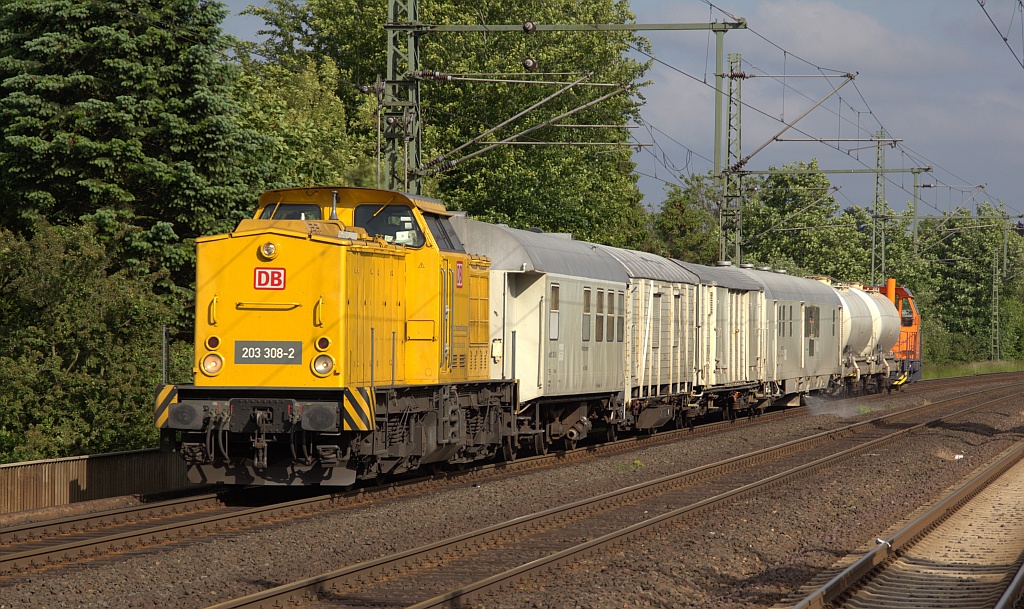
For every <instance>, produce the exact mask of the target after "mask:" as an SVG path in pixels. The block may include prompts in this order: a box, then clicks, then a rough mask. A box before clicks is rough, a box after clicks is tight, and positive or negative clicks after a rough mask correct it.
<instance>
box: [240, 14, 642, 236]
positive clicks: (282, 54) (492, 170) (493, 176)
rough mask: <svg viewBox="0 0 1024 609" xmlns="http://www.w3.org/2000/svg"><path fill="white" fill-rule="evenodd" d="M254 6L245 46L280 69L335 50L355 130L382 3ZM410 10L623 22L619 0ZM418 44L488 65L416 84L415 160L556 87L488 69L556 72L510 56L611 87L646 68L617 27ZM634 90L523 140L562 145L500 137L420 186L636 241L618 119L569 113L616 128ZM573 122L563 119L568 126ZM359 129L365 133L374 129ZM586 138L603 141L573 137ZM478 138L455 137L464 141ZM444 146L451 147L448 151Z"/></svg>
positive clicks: (593, 91) (628, 113) (561, 108)
mask: <svg viewBox="0 0 1024 609" xmlns="http://www.w3.org/2000/svg"><path fill="white" fill-rule="evenodd" d="M253 13H255V14H257V15H260V16H262V17H263V19H264V20H265V22H266V24H267V26H268V30H267V31H268V33H269V38H268V40H267V42H266V43H265V44H262V45H260V46H258V47H257V48H256V49H255V50H256V51H257V52H258V53H259V54H260V55H261V56H263V57H268V58H270V59H271V60H272V61H275V62H278V63H280V64H281V65H284V66H286V67H288V68H289V69H292V70H295V69H296V66H297V65H301V62H302V61H304V60H305V58H307V57H308V56H310V55H312V56H314V57H316V58H317V59H318V61H319V60H320V59H321V58H325V57H326V58H330V59H332V60H334V62H335V63H336V64H337V65H338V66H339V85H338V97H339V98H341V99H342V100H344V101H345V103H346V110H347V111H348V114H349V126H350V129H351V130H350V134H353V135H355V134H358V133H360V130H364V129H366V127H367V125H366V124H365V123H362V122H361V123H360V124H356V122H355V121H354V120H353V119H354V117H356V116H359V115H360V112H359V111H358V110H357V108H359V107H362V106H365V105H366V104H370V105H372V107H373V108H374V110H375V109H376V103H377V100H376V98H375V97H374V96H372V95H365V94H361V93H359V92H358V86H360V85H368V84H372V83H374V82H375V80H376V79H377V78H378V76H383V75H384V73H385V67H386V57H385V48H384V42H385V40H384V36H383V35H382V32H383V23H384V21H385V19H386V16H387V7H386V5H383V4H381V5H372V6H371V5H368V4H367V3H360V2H356V1H355V0H307V1H306V2H305V3H300V2H299V1H298V0H274V1H273V3H272V5H271V7H269V8H261V9H254V10H253ZM420 15H421V21H423V22H424V23H434V24H467V23H468V24H475V25H478V24H499V23H502V24H503V23H521V22H522V21H524V20H525V19H532V20H534V21H535V22H538V23H624V22H626V21H628V20H630V19H632V18H633V15H632V13H631V12H630V11H629V9H628V5H627V4H626V3H625V2H614V1H613V0H584V1H582V2H578V1H569V0H560V1H558V2H550V1H541V0H528V1H527V2H512V1H511V0H500V1H498V2H491V3H487V4H486V5H480V4H479V3H465V2H438V1H436V0H430V1H425V2H422V3H420ZM421 43H422V64H423V67H424V69H426V70H438V71H443V72H446V73H454V74H485V75H486V74H498V75H499V77H498V78H496V79H490V80H488V81H487V82H458V83H453V82H450V81H436V82H434V81H428V82H424V83H423V86H422V87H423V93H422V99H423V100H424V102H423V115H424V123H425V124H426V129H425V133H424V159H425V160H428V161H429V160H430V159H436V158H438V157H439V156H441V155H444V154H445V153H449V152H452V151H453V150H455V149H456V148H458V147H459V146H461V145H463V144H465V143H466V142H469V141H471V140H473V139H474V138H477V137H479V136H481V135H482V134H484V132H485V131H487V130H488V129H489V128H491V127H493V126H495V125H498V124H499V123H501V122H503V121H505V120H506V119H508V118H510V117H511V116H513V115H514V114H516V113H517V112H519V111H521V110H524V109H526V108H527V107H529V106H530V105H531V104H533V103H535V102H538V101H540V100H541V99H543V98H545V97H547V96H549V95H551V94H552V93H553V92H554V91H555V90H556V88H557V86H556V85H550V84H548V85H523V84H512V83H507V82H495V80H500V75H510V76H512V77H514V79H517V80H526V79H533V80H549V81H550V80H553V79H554V78H555V77H553V76H534V77H530V76H529V75H528V74H527V73H526V72H525V70H524V68H523V66H522V63H521V62H522V60H523V59H524V58H526V57H532V58H534V59H535V60H536V61H537V62H538V63H539V66H540V70H539V71H541V72H559V73H563V76H562V78H563V79H564V80H567V81H572V80H577V79H583V80H584V81H585V82H587V83H610V84H614V85H616V86H623V87H628V86H632V85H633V84H635V83H639V82H640V81H641V79H642V77H643V74H644V71H645V69H646V65H645V64H640V63H637V62H636V61H634V60H632V59H630V58H629V57H628V55H627V52H628V51H629V49H630V48H631V47H638V48H647V43H646V41H645V40H644V39H643V38H640V37H637V36H636V35H635V34H632V33H628V32H601V33H596V34H595V33H581V32H544V33H542V34H533V35H526V34H523V33H521V32H517V33H504V34H494V33H491V34H480V33H461V34H455V33H446V34H432V35H430V36H422V37H421ZM565 73H568V74H570V76H564V74H565ZM584 75H589V76H587V77H584ZM608 91H609V89H608V88H607V87H592V86H588V85H585V84H581V85H578V86H576V87H574V88H572V89H571V90H570V91H569V92H567V93H565V94H563V95H561V96H559V97H557V98H556V99H554V100H552V101H550V102H548V103H545V104H543V105H542V106H540V107H539V108H538V109H537V110H535V111H533V112H531V113H529V114H528V115H526V116H524V117H523V118H522V119H521V120H519V121H518V122H516V123H515V126H514V127H512V126H510V127H508V128H506V129H504V130H502V131H499V132H497V133H495V134H494V136H495V137H507V136H508V135H510V134H512V133H514V132H516V131H518V130H523V129H527V128H531V127H535V126H540V125H541V124H542V123H544V122H545V121H547V120H550V119H552V118H554V117H555V116H558V115H559V114H562V113H565V112H568V111H570V110H572V109H575V108H579V107H580V106H583V105H584V104H586V103H587V102H590V101H593V100H594V99H596V98H597V97H600V96H602V95H604V94H606V93H607V92H608ZM641 101H642V100H641V99H640V98H639V97H637V96H635V95H632V94H631V93H623V94H621V95H619V96H617V97H613V98H612V99H610V100H607V101H605V102H602V103H599V104H596V105H594V106H592V107H589V108H587V109H586V110H584V111H580V112H579V113H577V114H573V115H572V116H570V117H566V118H565V119H564V120H562V121H559V123H560V124H563V125H569V127H565V126H560V127H556V126H546V127H542V128H538V129H537V130H536V131H534V132H531V133H530V137H529V141H528V142H527V143H529V144H536V143H540V142H555V143H559V144H561V145H558V146H540V145H526V146H503V147H499V148H497V149H495V150H492V151H490V152H487V153H486V154H483V155H481V156H477V157H474V158H471V159H468V160H465V162H460V163H458V164H457V165H456V166H455V167H454V168H453V169H449V170H447V171H444V172H442V173H440V174H438V175H436V176H435V177H433V178H432V179H431V180H428V181H427V182H426V184H425V189H424V190H425V192H426V193H427V194H429V195H431V196H436V197H438V198H441V199H443V200H444V201H445V203H446V204H448V205H449V206H451V207H452V208H454V209H462V210H466V211H468V212H470V213H471V214H473V215H475V216H478V217H481V218H484V219H488V220H493V221H502V222H507V223H509V224H512V225H514V226H517V227H526V228H529V227H534V226H536V227H539V228H543V229H545V230H551V231H568V232H572V233H573V234H574V235H575V236H576V237H578V238H581V239H588V240H595V241H601V242H605V243H611V244H614V245H633V244H637V243H640V242H642V241H644V240H645V239H646V237H647V234H648V233H647V231H648V222H647V218H646V213H645V211H644V209H643V207H642V206H641V205H640V198H641V196H640V193H639V191H638V189H637V187H636V177H635V176H634V175H633V174H632V170H633V167H634V165H633V163H632V162H631V160H630V156H629V154H628V150H627V149H626V147H625V144H626V143H627V136H626V135H625V130H624V129H588V128H580V127H579V126H580V125H611V126H618V127H622V126H624V125H625V124H626V122H627V121H628V120H629V119H630V118H631V117H633V116H634V115H635V113H636V110H637V108H638V105H639V103H640V102H641ZM364 115H365V111H364ZM573 125H575V126H576V128H571V127H572V126H573ZM373 127H376V125H375V124H374V125H373ZM374 131H375V130H374ZM363 135H365V136H370V135H371V134H367V133H365V132H363ZM372 136H373V137H374V138H375V136H376V133H375V132H374V133H373V134H372ZM598 142H613V143H615V144H616V145H615V146H612V147H602V146H574V145H572V144H574V143H589V144H596V143H598ZM477 148H479V147H478V146H476V147H470V148H467V149H466V150H464V151H463V153H465V152H469V151H472V150H476V149H477ZM450 158H452V159H459V158H460V154H454V155H453V156H452V157H450Z"/></svg>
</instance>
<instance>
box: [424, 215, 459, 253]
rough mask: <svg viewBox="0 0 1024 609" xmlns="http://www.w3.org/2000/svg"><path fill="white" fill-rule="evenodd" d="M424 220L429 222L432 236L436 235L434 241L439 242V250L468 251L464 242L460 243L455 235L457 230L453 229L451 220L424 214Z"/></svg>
mask: <svg viewBox="0 0 1024 609" xmlns="http://www.w3.org/2000/svg"><path fill="white" fill-rule="evenodd" d="M423 218H424V219H425V220H426V221H427V228H428V229H430V234H432V235H434V241H436V242H437V247H438V249H440V250H442V251H445V252H465V251H466V248H465V247H463V245H462V242H461V241H459V236H458V235H457V234H455V229H454V228H452V223H451V220H449V219H448V217H447V216H439V215H437V214H424V215H423Z"/></svg>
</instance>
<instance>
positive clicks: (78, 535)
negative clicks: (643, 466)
mask: <svg viewBox="0 0 1024 609" xmlns="http://www.w3.org/2000/svg"><path fill="white" fill-rule="evenodd" d="M949 382H952V381H943V382H940V381H933V382H928V383H922V384H921V385H919V386H917V387H916V388H911V389H910V390H909V391H911V392H914V391H922V390H926V389H928V388H933V387H939V386H942V385H944V384H947V383H949ZM962 382H963V381H962V380H961V381H958V383H962ZM971 382H975V383H984V382H991V380H990V379H989V380H982V379H979V378H976V377H972V379H971ZM885 399H886V396H885V395H874V396H864V397H861V398H858V404H871V403H878V402H884V400H885ZM841 403H842V402H836V403H835V404H841ZM806 412H808V409H807V408H794V409H787V410H782V411H776V412H769V413H766V414H765V415H763V416H762V417H761V418H759V419H753V420H751V419H746V418H741V419H739V420H737V421H735V422H727V421H723V422H715V423H707V424H704V425H701V426H698V427H696V428H695V429H694V430H692V431H691V430H673V431H668V432H662V433H659V434H655V435H651V436H642V437H634V438H628V439H623V440H618V441H615V442H608V443H604V444H600V445H596V446H586V447H582V448H580V449H577V450H575V451H570V452H557V453H553V454H550V455H545V456H538V457H529V458H523V459H519V460H517V461H514V462H511V463H495V464H489V465H485V466H482V467H479V468H473V469H471V470H466V471H455V472H445V473H441V474H438V475H434V476H428V477H420V478H416V479H411V480H407V481H401V482H394V483H389V484H387V485H381V486H371V487H367V488H363V489H359V490H356V491H350V492H344V493H329V494H325V493H321V494H318V495H315V496H305V497H303V498H299V499H295V493H294V491H295V489H290V492H291V494H290V495H289V497H290V500H289V501H284V502H281V501H273V502H269V500H268V499H267V497H266V496H265V495H264V493H265V492H266V491H271V489H252V490H251V494H244V493H243V494H239V493H216V494H204V495H199V496H192V497H185V498H181V499H175V500H171V501H161V502H157V503H147V504H143V505H139V506H134V507H130V508H122V509H117V510H110V511H106V512H98V513H93V514H85V515H80V516H74V517H68V518H62V519H59V520H50V521H45V522H38V523H33V524H25V525H16V526H8V527H0V576H3V575H11V574H15V573H20V572H25V571H31V570H35V569H39V568H45V567H48V566H55V565H63V564H68V563H70V562H77V561H82V560H90V559H94V558H101V557H104V556H109V555H111V554H116V553H119V552H123V551H127V550H132V549H137V548H142V547H149V546H155V545H162V544H168V543H174V542H181V541H186V540H188V539H190V538H194V537H196V536H201V535H209V534H212V533H216V532H220V531H225V530H243V529H246V528H252V527H255V526H260V525H263V524H268V523H274V522H281V521H285V520H288V519H294V518H301V517H304V516H308V515H310V514H314V513H319V512H324V511H329V510H333V509H337V508H339V507H343V506H349V505H356V504H363V503H369V502H373V501H378V500H382V499H391V498H394V497H397V496H402V495H410V494H414V493H419V492H424V491H427V490H431V489H437V488H441V487H444V486H448V485H464V484H467V483H471V482H477V481H484V480H490V479H494V478H496V477H501V476H505V475H509V474H515V473H519V472H525V471H528V470H531V469H538V468H543V467H550V466H553V465H557V464H562V463H566V462H568V461H573V460H578V459H586V458H590V457H593V456H597V455H607V454H614V453H616V452H622V451H628V450H634V449H637V448H642V447H645V446H648V445H652V444H659V443H668V442H674V441H678V440H680V439H682V438H685V437H688V436H691V435H701V434H710V433H716V432H719V431H722V430H725V429H737V428H742V427H744V426H747V425H756V424H757V423H759V422H762V421H763V422H767V421H769V420H774V419H781V418H788V417H796V416H801V415H803V414H805V413H806Z"/></svg>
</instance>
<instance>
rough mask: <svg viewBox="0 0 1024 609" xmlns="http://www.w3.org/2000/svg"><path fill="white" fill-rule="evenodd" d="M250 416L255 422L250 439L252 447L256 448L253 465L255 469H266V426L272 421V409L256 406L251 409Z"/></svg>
mask: <svg viewBox="0 0 1024 609" xmlns="http://www.w3.org/2000/svg"><path fill="white" fill-rule="evenodd" d="M252 418H253V420H254V421H255V422H256V433H255V435H253V439H252V447H253V448H254V449H255V450H256V454H255V456H254V458H253V462H254V463H253V465H254V466H255V467H256V469H267V426H268V425H270V424H271V423H272V422H273V419H274V411H273V410H270V409H267V408H257V409H255V410H253V411H252Z"/></svg>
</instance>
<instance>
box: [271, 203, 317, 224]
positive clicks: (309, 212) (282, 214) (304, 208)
mask: <svg viewBox="0 0 1024 609" xmlns="http://www.w3.org/2000/svg"><path fill="white" fill-rule="evenodd" d="M259 219H260V220H270V219H274V220H323V217H322V216H321V214H320V206H319V205H311V204H308V203H278V204H277V205H267V206H266V207H264V208H263V211H262V212H260V218H259Z"/></svg>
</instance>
